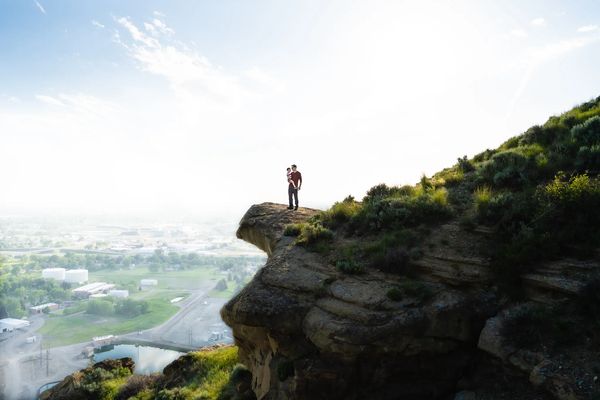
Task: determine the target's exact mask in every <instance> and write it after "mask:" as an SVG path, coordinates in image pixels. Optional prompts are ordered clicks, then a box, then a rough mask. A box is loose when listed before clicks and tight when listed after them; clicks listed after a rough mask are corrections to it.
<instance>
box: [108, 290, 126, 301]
mask: <svg viewBox="0 0 600 400" xmlns="http://www.w3.org/2000/svg"><path fill="white" fill-rule="evenodd" d="M108 295H109V296H112V297H118V298H120V299H125V298H127V297H129V290H124V289H113V290H110V291H109V292H108Z"/></svg>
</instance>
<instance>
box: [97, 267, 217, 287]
mask: <svg viewBox="0 0 600 400" xmlns="http://www.w3.org/2000/svg"><path fill="white" fill-rule="evenodd" d="M221 278H222V275H221V274H220V273H219V271H218V269H216V268H214V267H204V268H194V269H190V270H182V271H169V272H152V271H150V270H149V269H148V268H147V267H136V268H134V269H122V270H117V271H113V270H100V271H94V272H90V275H89V281H90V282H109V283H116V284H117V285H122V286H126V287H129V288H130V290H131V289H134V288H137V287H138V286H139V284H140V280H141V279H156V280H158V288H159V289H174V290H179V289H197V288H198V287H199V284H201V283H206V281H215V284H216V281H218V280H219V279H221Z"/></svg>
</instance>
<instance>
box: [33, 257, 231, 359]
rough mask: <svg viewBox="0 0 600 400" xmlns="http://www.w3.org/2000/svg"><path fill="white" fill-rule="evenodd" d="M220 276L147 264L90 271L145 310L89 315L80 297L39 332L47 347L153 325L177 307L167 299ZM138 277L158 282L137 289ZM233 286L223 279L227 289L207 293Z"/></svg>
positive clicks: (213, 294)
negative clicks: (152, 267)
mask: <svg viewBox="0 0 600 400" xmlns="http://www.w3.org/2000/svg"><path fill="white" fill-rule="evenodd" d="M223 277H224V276H223V274H222V273H221V272H220V271H219V270H218V269H217V268H214V267H204V268H195V269H192V270H181V271H168V272H152V271H150V270H149V269H148V268H147V267H137V268H134V269H123V270H116V271H115V270H100V271H94V272H90V274H89V281H90V282H108V283H115V284H116V285H117V288H118V289H128V290H129V294H130V296H129V297H130V298H132V299H135V300H144V301H147V302H148V303H149V306H150V307H149V311H148V312H147V313H145V314H142V315H139V316H137V317H134V318H127V317H121V316H118V315H111V316H98V315H90V314H86V313H85V309H86V305H87V301H85V300H83V301H81V302H77V303H76V304H74V305H73V306H72V307H70V308H69V309H66V310H60V311H56V312H53V313H52V314H51V315H49V316H48V318H47V319H46V322H45V323H44V326H43V327H42V328H41V329H40V331H39V332H40V333H41V334H42V335H43V336H44V342H43V343H44V346H45V347H46V348H50V347H57V346H65V345H69V344H74V343H82V342H89V341H91V340H92V337H94V336H102V335H120V334H125V333H131V332H136V331H140V330H145V329H149V328H153V327H155V326H157V325H160V324H161V323H163V322H165V321H166V320H167V319H169V318H170V317H171V316H173V315H174V314H175V313H176V312H177V311H178V310H179V308H178V307H177V306H176V305H173V304H171V302H170V300H172V299H174V298H176V297H187V296H188V295H189V294H190V292H191V291H192V290H197V289H200V288H202V287H204V288H208V289H209V288H212V287H214V286H215V285H216V283H217V282H218V281H219V280H220V279H222V278H223ZM141 279H156V280H157V281H158V285H157V286H156V287H154V288H151V289H149V290H139V284H140V280H141ZM234 287H235V285H234V283H233V282H227V290H224V291H217V290H211V291H210V292H209V296H211V297H218V298H229V297H231V296H232V295H233V291H234Z"/></svg>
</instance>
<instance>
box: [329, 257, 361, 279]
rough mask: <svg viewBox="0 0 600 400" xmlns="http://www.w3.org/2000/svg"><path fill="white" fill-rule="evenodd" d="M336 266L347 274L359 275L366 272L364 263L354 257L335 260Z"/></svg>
mask: <svg viewBox="0 0 600 400" xmlns="http://www.w3.org/2000/svg"><path fill="white" fill-rule="evenodd" d="M335 266H336V268H337V269H338V270H340V271H341V272H343V273H345V274H350V275H357V274H362V273H363V272H364V269H363V266H362V264H360V263H359V262H357V261H356V260H352V259H342V260H337V261H336V262H335Z"/></svg>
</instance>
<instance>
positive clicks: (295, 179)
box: [288, 164, 302, 210]
mask: <svg viewBox="0 0 600 400" xmlns="http://www.w3.org/2000/svg"><path fill="white" fill-rule="evenodd" d="M296 168H297V167H296V164H292V173H291V174H290V184H289V186H288V197H289V200H290V205H289V207H288V210H291V209H294V210H297V209H298V190H300V188H301V187H302V174H301V173H300V171H297V170H296ZM292 198H293V199H295V200H296V206H295V207H294V202H293V201H292Z"/></svg>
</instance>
